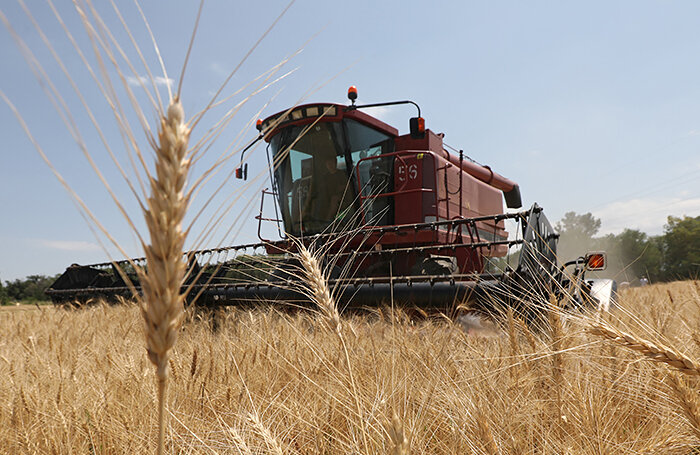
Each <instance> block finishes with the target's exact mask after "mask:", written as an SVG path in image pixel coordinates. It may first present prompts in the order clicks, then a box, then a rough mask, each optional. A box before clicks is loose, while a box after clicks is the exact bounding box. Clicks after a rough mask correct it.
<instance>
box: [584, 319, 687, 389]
mask: <svg viewBox="0 0 700 455" xmlns="http://www.w3.org/2000/svg"><path fill="white" fill-rule="evenodd" d="M588 332H589V333H591V334H592V335H596V336H600V337H602V338H607V339H609V340H612V341H614V342H616V343H618V344H621V345H623V346H626V347H627V348H629V349H632V350H633V351H637V352H639V353H641V354H642V355H644V356H645V357H646V358H648V359H650V360H654V361H657V362H662V363H665V364H667V365H669V366H671V367H673V368H675V369H677V370H678V371H680V372H681V373H685V374H688V375H691V376H692V375H694V376H700V365H698V364H697V363H696V362H695V361H693V360H691V359H690V358H689V357H687V356H685V355H683V354H681V353H680V352H678V351H676V350H675V349H673V348H671V347H668V346H663V345H661V346H659V345H656V344H654V343H652V342H651V341H648V340H645V339H643V338H640V337H638V336H636V335H632V334H631V333H627V332H623V331H621V330H618V329H616V328H614V327H606V326H603V325H600V324H596V325H594V326H592V327H589V328H588Z"/></svg>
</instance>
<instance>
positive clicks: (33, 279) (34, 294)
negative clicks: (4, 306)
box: [4, 275, 57, 301]
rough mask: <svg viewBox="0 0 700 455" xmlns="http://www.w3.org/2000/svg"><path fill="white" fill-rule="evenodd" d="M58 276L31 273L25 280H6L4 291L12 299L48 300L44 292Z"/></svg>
mask: <svg viewBox="0 0 700 455" xmlns="http://www.w3.org/2000/svg"><path fill="white" fill-rule="evenodd" d="M56 278H57V277H48V276H44V275H30V276H28V277H27V278H25V279H24V280H20V279H16V280H13V281H5V286H4V291H5V294H6V296H7V299H9V300H10V301H41V300H46V299H47V297H46V295H45V294H44V291H45V290H46V288H48V287H49V286H50V285H51V284H52V283H53V282H54V281H55V280H56Z"/></svg>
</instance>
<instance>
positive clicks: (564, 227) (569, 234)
mask: <svg viewBox="0 0 700 455" xmlns="http://www.w3.org/2000/svg"><path fill="white" fill-rule="evenodd" d="M555 229H556V231H557V232H558V233H559V236H560V237H559V245H558V247H557V255H558V256H559V260H560V261H562V262H566V261H569V260H571V259H576V258H577V257H579V256H582V255H584V254H586V253H587V252H588V251H591V250H595V249H598V245H597V241H596V240H595V239H594V238H593V236H594V235H596V234H597V233H598V231H599V230H600V219H598V218H596V217H594V216H593V215H592V214H591V213H584V214H583V215H579V214H577V213H576V212H567V213H565V214H564V217H563V218H562V219H561V220H559V222H557V224H556V225H555Z"/></svg>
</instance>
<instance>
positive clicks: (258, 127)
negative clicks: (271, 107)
mask: <svg viewBox="0 0 700 455" xmlns="http://www.w3.org/2000/svg"><path fill="white" fill-rule="evenodd" d="M255 128H257V130H258V131H262V119H261V118H259V119H258V121H257V122H255Z"/></svg>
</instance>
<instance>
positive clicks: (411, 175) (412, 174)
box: [397, 164, 418, 182]
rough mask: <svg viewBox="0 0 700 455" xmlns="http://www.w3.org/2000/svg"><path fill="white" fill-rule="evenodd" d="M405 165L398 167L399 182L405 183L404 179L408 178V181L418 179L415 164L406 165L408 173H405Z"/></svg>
mask: <svg viewBox="0 0 700 455" xmlns="http://www.w3.org/2000/svg"><path fill="white" fill-rule="evenodd" d="M406 167H407V166H406V165H405V164H401V165H399V168H398V172H397V173H398V179H399V182H405V181H406V177H408V180H415V179H416V178H417V177H418V165H417V164H409V165H408V172H407V171H406Z"/></svg>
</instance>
